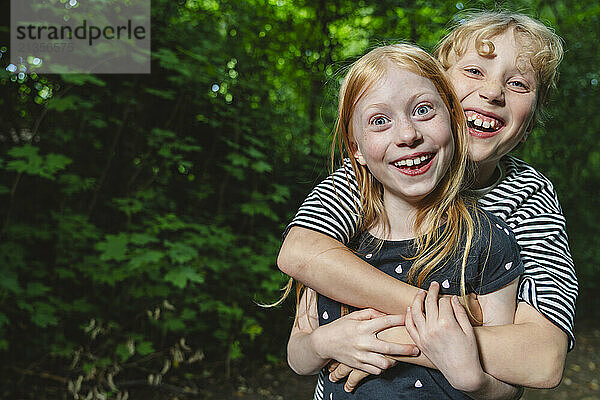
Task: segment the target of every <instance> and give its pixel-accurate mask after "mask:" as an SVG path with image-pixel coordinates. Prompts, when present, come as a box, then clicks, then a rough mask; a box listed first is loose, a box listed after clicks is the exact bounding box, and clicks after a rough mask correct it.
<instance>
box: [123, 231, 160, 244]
mask: <svg viewBox="0 0 600 400" xmlns="http://www.w3.org/2000/svg"><path fill="white" fill-rule="evenodd" d="M129 241H130V242H131V243H133V244H135V245H138V246H144V245H146V244H148V243H156V242H158V238H157V237H156V236H152V235H148V234H146V233H133V234H132V235H131V237H130V238H129Z"/></svg>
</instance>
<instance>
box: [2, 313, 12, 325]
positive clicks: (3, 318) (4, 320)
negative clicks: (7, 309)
mask: <svg viewBox="0 0 600 400" xmlns="http://www.w3.org/2000/svg"><path fill="white" fill-rule="evenodd" d="M9 322H10V320H9V319H8V317H7V316H6V314H4V313H1V312H0V328H2V326H4V325H8V323H9Z"/></svg>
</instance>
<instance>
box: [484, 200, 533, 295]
mask: <svg viewBox="0 0 600 400" xmlns="http://www.w3.org/2000/svg"><path fill="white" fill-rule="evenodd" d="M474 222H475V232H474V234H475V238H476V239H475V241H474V243H475V246H474V248H473V249H474V250H475V251H476V254H475V256H476V257H475V260H477V261H475V262H476V263H477V265H478V268H477V269H478V271H479V273H480V275H478V276H479V277H480V279H478V281H477V285H478V287H477V286H476V287H477V290H476V291H477V292H478V293H479V294H487V293H491V292H493V291H496V290H498V289H500V288H502V287H504V286H505V285H507V284H509V283H510V282H512V281H513V280H514V279H516V278H517V277H518V276H519V275H521V274H522V273H523V270H524V266H523V262H522V261H521V258H520V255H519V245H518V244H517V240H516V238H515V234H514V233H513V231H512V230H511V229H510V227H509V226H508V224H506V222H504V221H502V219H500V218H498V217H497V216H495V215H494V214H492V213H490V212H489V211H485V210H482V209H479V210H477V211H476V212H474Z"/></svg>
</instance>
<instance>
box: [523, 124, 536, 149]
mask: <svg viewBox="0 0 600 400" xmlns="http://www.w3.org/2000/svg"><path fill="white" fill-rule="evenodd" d="M534 126H535V120H534V119H532V120H531V122H529V125H527V129H526V130H525V134H524V135H523V137H522V138H521V143H525V141H526V140H527V138H528V137H529V134H530V133H531V131H533V127H534Z"/></svg>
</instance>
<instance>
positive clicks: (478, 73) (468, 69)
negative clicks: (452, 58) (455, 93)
mask: <svg viewBox="0 0 600 400" xmlns="http://www.w3.org/2000/svg"><path fill="white" fill-rule="evenodd" d="M466 71H467V72H468V73H470V74H471V75H483V74H482V73H481V71H480V70H479V69H477V68H467V69H466Z"/></svg>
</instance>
